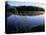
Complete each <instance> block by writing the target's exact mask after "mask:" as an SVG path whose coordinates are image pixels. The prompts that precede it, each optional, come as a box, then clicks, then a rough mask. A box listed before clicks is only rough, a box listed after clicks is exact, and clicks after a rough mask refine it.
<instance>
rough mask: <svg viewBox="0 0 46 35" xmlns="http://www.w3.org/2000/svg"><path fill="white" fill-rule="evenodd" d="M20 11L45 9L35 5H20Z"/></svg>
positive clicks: (18, 8)
mask: <svg viewBox="0 0 46 35" xmlns="http://www.w3.org/2000/svg"><path fill="white" fill-rule="evenodd" d="M16 8H17V10H18V11H44V9H43V8H40V7H35V6H19V7H16Z"/></svg>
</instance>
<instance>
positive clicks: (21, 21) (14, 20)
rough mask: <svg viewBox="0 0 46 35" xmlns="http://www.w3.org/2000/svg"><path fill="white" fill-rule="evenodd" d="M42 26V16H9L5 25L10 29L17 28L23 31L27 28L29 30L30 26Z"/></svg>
mask: <svg viewBox="0 0 46 35" xmlns="http://www.w3.org/2000/svg"><path fill="white" fill-rule="evenodd" d="M43 24H44V16H42V15H40V16H17V15H11V16H9V17H8V18H7V25H9V26H10V28H11V29H13V27H14V26H15V27H19V28H22V29H24V30H26V29H27V28H28V29H29V28H31V27H32V26H37V25H43Z"/></svg>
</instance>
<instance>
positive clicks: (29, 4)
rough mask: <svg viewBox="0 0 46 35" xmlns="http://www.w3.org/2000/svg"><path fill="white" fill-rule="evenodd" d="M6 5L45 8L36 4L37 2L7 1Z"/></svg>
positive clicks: (42, 4) (43, 5)
mask: <svg viewBox="0 0 46 35" xmlns="http://www.w3.org/2000/svg"><path fill="white" fill-rule="evenodd" d="M8 4H9V5H11V6H23V5H25V6H37V7H42V8H45V4H44V3H38V2H34V3H33V2H20V1H8Z"/></svg>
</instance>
